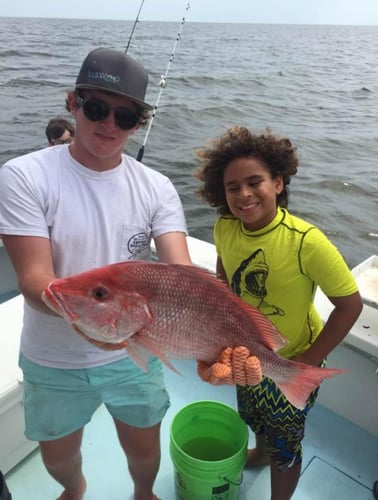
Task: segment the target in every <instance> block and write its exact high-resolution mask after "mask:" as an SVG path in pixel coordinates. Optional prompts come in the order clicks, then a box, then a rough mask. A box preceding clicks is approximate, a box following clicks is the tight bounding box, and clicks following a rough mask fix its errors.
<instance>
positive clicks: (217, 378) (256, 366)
mask: <svg viewBox="0 0 378 500" xmlns="http://www.w3.org/2000/svg"><path fill="white" fill-rule="evenodd" d="M197 373H198V375H199V377H200V378H201V379H202V380H203V381H204V382H208V383H209V384H213V385H223V384H227V385H233V384H238V385H257V384H259V383H260V382H261V380H262V377H263V374H262V370H261V365H260V361H259V360H258V358H257V357H256V356H251V355H250V352H249V349H248V348H247V347H244V346H239V347H235V348H232V347H226V349H224V350H223V351H222V353H221V355H220V356H219V358H218V360H217V362H216V363H214V364H212V365H209V364H207V363H205V362H204V361H198V362H197Z"/></svg>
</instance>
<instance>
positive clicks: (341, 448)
mask: <svg viewBox="0 0 378 500" xmlns="http://www.w3.org/2000/svg"><path fill="white" fill-rule="evenodd" d="M175 366H176V367H178V368H179V370H180V371H181V373H182V374H183V377H180V376H179V375H177V374H175V373H173V372H172V371H168V370H167V371H166V382H167V387H168V390H169V392H170V395H171V400H172V406H171V408H170V409H169V411H168V414H167V415H166V417H165V419H164V421H163V426H162V438H161V442H162V462H161V467H160V471H159V474H158V478H157V481H156V488H155V492H156V494H157V495H159V497H160V498H162V499H163V500H174V499H175V492H174V467H173V464H172V461H171V459H170V456H169V439H170V437H169V426H170V422H171V420H172V418H173V417H174V415H175V414H176V413H177V411H178V410H179V409H181V408H182V407H183V406H185V405H186V404H188V403H190V402H192V401H198V400H202V399H206V400H208V399H211V400H213V399H215V400H218V401H222V402H224V403H227V404H229V405H231V406H235V391H234V388H232V387H222V388H219V387H212V386H209V385H207V384H205V383H202V382H201V381H200V380H199V379H198V378H197V377H196V375H195V368H196V367H195V362H193V361H180V362H175ZM251 443H253V440H252V438H251ZM83 458H84V471H85V474H86V477H87V480H88V490H87V494H86V496H85V498H86V500H121V499H122V500H126V499H127V500H129V499H130V500H131V498H132V485H131V480H130V476H129V474H128V471H127V467H126V463H125V458H124V456H123V453H122V451H121V449H120V447H119V445H118V442H117V437H116V433H115V431H114V428H113V424H112V420H111V418H110V417H109V415H108V414H107V412H106V410H105V409H104V408H103V407H102V408H100V409H99V410H98V411H97V413H96V414H95V416H94V418H93V420H92V422H91V423H90V424H88V426H87V428H86V431H85V436H84V442H83ZM376 479H378V437H377V436H373V435H372V434H370V433H368V432H367V431H365V430H363V429H361V428H360V427H358V426H357V425H355V424H353V423H351V422H350V421H348V420H346V419H344V418H343V417H341V416H339V415H336V414H335V413H334V412H332V411H330V410H328V409H327V408H325V407H324V406H322V405H320V404H318V405H315V407H314V408H313V410H312V411H311V412H310V414H309V417H308V422H307V432H306V437H305V439H304V462H303V472H302V477H301V479H300V482H299V485H298V489H297V491H296V493H295V495H294V500H372V499H373V496H372V493H371V488H372V485H373V482H374V481H375V480H376ZM6 480H7V484H8V487H9V489H10V491H11V493H12V495H13V498H14V500H53V499H55V498H57V496H59V493H60V491H61V489H60V487H59V485H58V484H56V483H55V482H54V481H53V480H52V479H51V478H50V477H49V476H48V474H47V472H46V471H45V469H44V467H43V465H42V462H41V458H40V454H39V452H38V451H37V450H36V451H34V452H33V453H32V454H31V455H29V456H28V457H27V458H25V459H24V461H22V462H21V463H20V464H19V465H17V466H16V467H15V468H13V469H12V470H11V471H9V472H8V473H7V475H6ZM269 498H270V486H269V469H268V467H259V468H256V469H254V470H248V471H245V472H244V477H243V483H242V485H241V488H240V500H269ZM193 500H196V499H193ZM222 500H223V499H222Z"/></svg>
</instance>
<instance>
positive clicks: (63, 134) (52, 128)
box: [46, 118, 75, 146]
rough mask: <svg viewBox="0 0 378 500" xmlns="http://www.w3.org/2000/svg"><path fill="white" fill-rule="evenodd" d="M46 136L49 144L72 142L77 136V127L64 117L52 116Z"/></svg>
mask: <svg viewBox="0 0 378 500" xmlns="http://www.w3.org/2000/svg"><path fill="white" fill-rule="evenodd" d="M46 137H47V140H48V143H49V146H57V145H58V144H71V142H72V141H73V140H74V137H75V128H74V126H73V125H72V123H70V122H69V121H68V120H65V119H64V118H52V119H51V120H50V121H49V123H48V124H47V127H46Z"/></svg>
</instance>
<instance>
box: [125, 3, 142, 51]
mask: <svg viewBox="0 0 378 500" xmlns="http://www.w3.org/2000/svg"><path fill="white" fill-rule="evenodd" d="M143 4H144V0H142V1H141V2H140V6H139V10H138V14H137V16H136V19H135V21H134V25H133V29H132V30H131V33H130V37H129V41H128V42H127V47H126V49H125V54H126V53H127V51H128V50H129V47H130V43H131V40H132V38H133V35H134V31H135V28H136V26H137V24H138V22H139V14H140V11H141V10H142V7H143Z"/></svg>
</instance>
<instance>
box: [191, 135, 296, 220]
mask: <svg viewBox="0 0 378 500" xmlns="http://www.w3.org/2000/svg"><path fill="white" fill-rule="evenodd" d="M196 156H197V157H198V158H199V159H200V164H199V167H198V168H197V169H196V170H195V172H194V174H193V175H194V177H195V178H197V179H198V180H200V181H201V182H202V183H203V185H202V187H200V188H199V189H198V190H197V191H196V193H197V194H198V195H199V196H200V197H201V198H203V199H204V200H205V201H207V202H208V204H209V205H210V206H211V207H214V208H215V209H216V211H217V213H218V214H219V215H228V214H231V211H230V209H229V208H228V204H227V201H226V194H225V189H224V184H223V176H224V171H225V169H226V167H227V166H228V164H229V163H230V162H231V161H233V160H236V159H238V158H255V159H258V160H260V161H261V162H263V163H264V165H265V166H266V167H267V169H268V170H269V172H270V175H271V176H272V179H275V178H277V177H278V176H282V179H283V184H284V189H283V191H282V193H280V194H278V195H277V205H279V206H281V207H284V208H285V207H287V205H288V202H289V188H288V185H289V183H290V178H291V176H292V175H295V174H296V173H297V167H298V163H299V161H298V157H297V154H296V148H295V147H294V146H293V145H292V143H291V141H290V140H289V139H288V138H287V137H279V136H277V135H274V134H272V132H271V130H270V129H269V128H267V129H265V131H264V132H263V133H261V134H257V133H252V132H250V131H249V130H248V129H247V128H245V127H231V128H229V129H228V130H227V131H226V132H225V133H224V134H223V135H222V136H221V137H220V138H218V139H213V140H210V144H209V147H205V146H204V147H202V148H201V149H198V150H196Z"/></svg>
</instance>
